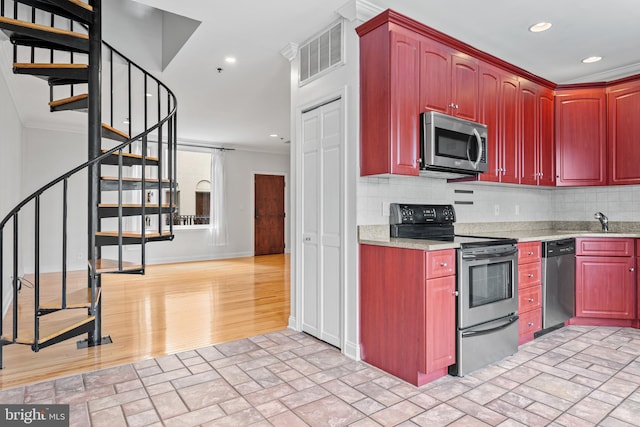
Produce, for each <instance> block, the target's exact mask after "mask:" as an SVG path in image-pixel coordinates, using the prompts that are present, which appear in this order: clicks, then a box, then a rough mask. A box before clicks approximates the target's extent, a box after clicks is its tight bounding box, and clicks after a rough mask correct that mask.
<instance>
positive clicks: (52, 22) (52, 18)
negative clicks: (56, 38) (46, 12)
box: [49, 13, 56, 64]
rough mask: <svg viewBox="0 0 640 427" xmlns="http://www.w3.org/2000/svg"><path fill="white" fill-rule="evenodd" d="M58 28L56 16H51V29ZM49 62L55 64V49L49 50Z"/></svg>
mask: <svg viewBox="0 0 640 427" xmlns="http://www.w3.org/2000/svg"><path fill="white" fill-rule="evenodd" d="M55 26H56V16H55V15H54V14H53V13H52V14H51V28H53V27H55ZM49 61H50V62H51V63H52V64H53V62H54V50H53V48H51V49H49Z"/></svg>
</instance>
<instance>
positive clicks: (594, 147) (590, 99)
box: [555, 88, 607, 186]
mask: <svg viewBox="0 0 640 427" xmlns="http://www.w3.org/2000/svg"><path fill="white" fill-rule="evenodd" d="M555 117H556V185H557V186H578V185H605V184H606V183H607V172H606V170H607V152H606V148H607V108H606V96H605V91H604V88H602V89H599V88H595V89H566V90H561V91H558V92H556V99H555Z"/></svg>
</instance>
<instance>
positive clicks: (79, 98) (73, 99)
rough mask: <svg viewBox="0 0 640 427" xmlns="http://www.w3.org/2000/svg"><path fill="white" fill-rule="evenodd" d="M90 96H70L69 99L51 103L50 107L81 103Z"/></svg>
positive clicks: (84, 94) (85, 94)
mask: <svg viewBox="0 0 640 427" xmlns="http://www.w3.org/2000/svg"><path fill="white" fill-rule="evenodd" d="M88 98H89V94H87V93H83V94H81V95H75V96H70V97H68V98H62V99H57V100H55V101H51V102H49V106H50V107H54V108H55V107H59V106H60V105H65V104H71V103H72V102H76V101H81V100H83V99H88Z"/></svg>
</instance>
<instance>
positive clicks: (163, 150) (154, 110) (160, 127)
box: [0, 0, 177, 368]
mask: <svg viewBox="0 0 640 427" xmlns="http://www.w3.org/2000/svg"><path fill="white" fill-rule="evenodd" d="M6 2H7V3H8V2H9V0H7V1H6ZM12 3H13V7H12V8H11V7H7V6H6V5H5V0H0V17H4V16H6V15H5V13H9V14H10V15H11V14H12V15H13V19H18V17H19V13H18V3H21V4H23V5H27V7H30V8H31V13H30V21H31V22H32V23H34V24H36V21H37V20H40V21H42V17H41V16H39V17H37V16H36V9H37V10H40V11H42V10H44V11H45V12H50V13H51V16H50V19H49V20H48V24H49V25H50V26H51V27H54V26H56V25H58V26H59V25H60V23H59V20H60V19H62V20H63V21H64V23H63V24H62V25H63V26H66V27H67V29H69V30H74V29H76V30H80V31H83V30H86V28H87V27H86V25H85V24H87V21H89V19H88V18H87V17H85V18H80V19H78V18H77V16H76V15H73V14H69V15H68V16H64V15H63V18H59V17H58V15H60V14H61V13H62V12H64V10H62V7H61V6H59V4H60V3H62V2H58V1H43V0H19V1H13V2H12ZM9 9H12V11H9ZM61 10H62V12H61ZM27 14H28V12H27ZM80 15H82V11H80ZM23 16H25V15H24V12H23V11H21V14H20V17H23ZM65 20H66V21H65ZM76 21H77V22H76ZM38 24H40V25H42V22H38ZM12 31H14V32H13V34H12V36H11V41H12V43H13V44H14V58H13V59H14V63H15V62H18V59H22V58H23V57H25V56H26V57H28V61H27V62H30V63H32V64H34V63H38V61H39V60H40V59H41V58H42V57H43V55H42V54H41V50H42V49H45V51H46V50H48V51H49V52H48V55H44V56H46V57H47V62H48V63H49V64H54V63H57V62H56V58H57V56H56V55H57V52H59V51H61V52H62V53H66V54H67V55H69V56H67V57H66V58H70V60H71V63H74V61H75V60H76V59H78V57H80V59H79V60H81V59H82V55H77V56H74V53H78V52H80V53H84V52H82V49H77V48H74V47H69V46H66V47H65V49H56V43H54V42H53V43H51V44H48V43H46V41H45V42H39V41H38V40H37V37H36V38H22V39H21V38H20V37H19V35H18V36H16V32H15V30H13V29H12ZM29 37H31V36H29ZM102 46H103V48H104V49H105V50H104V51H103V55H102V57H103V62H104V61H105V59H106V62H108V63H109V71H108V73H107V74H108V80H109V88H108V90H104V89H102V90H101V92H102V110H103V111H108V114H109V118H108V127H107V126H106V125H105V124H102V130H103V137H106V138H110V139H115V140H119V142H118V143H116V146H114V147H107V148H106V149H104V150H102V154H101V155H99V156H97V157H95V158H93V159H90V160H88V161H87V162H85V163H83V164H81V165H80V166H77V167H75V168H74V169H72V170H70V171H68V172H66V173H64V174H62V175H60V176H59V177H58V178H56V179H54V180H52V181H50V182H49V183H47V184H45V185H43V186H42V187H41V188H39V189H37V190H36V191H34V192H33V193H32V194H31V195H30V196H28V197H26V198H25V199H24V200H22V201H21V202H20V203H18V205H16V207H15V208H13V209H12V210H11V211H10V212H9V213H8V214H7V215H6V216H5V217H4V218H3V219H2V221H1V222H0V307H4V301H3V300H4V297H5V295H4V291H3V290H4V285H5V282H7V278H9V279H10V283H11V293H12V306H13V313H12V324H13V327H12V337H11V338H5V337H4V336H3V337H2V338H1V339H0V368H1V367H2V346H3V345H4V344H9V343H16V342H18V338H19V334H20V332H19V328H18V322H19V318H18V317H19V316H18V304H19V301H18V298H19V291H20V287H21V278H20V276H19V275H20V268H22V267H24V266H23V265H22V264H23V262H24V261H22V260H21V258H20V255H21V252H20V250H21V249H22V248H23V247H26V246H27V244H26V243H25V240H24V238H23V236H22V235H21V230H22V232H24V230H25V228H24V227H27V229H28V227H29V224H30V221H31V220H33V251H34V253H33V274H34V279H33V288H34V289H33V292H34V302H33V305H34V339H33V345H32V348H33V350H34V351H38V349H39V348H43V347H45V346H46V345H44V344H43V345H40V344H39V336H38V334H39V321H40V316H42V315H46V314H49V313H50V312H52V311H55V310H42V309H41V308H40V306H41V304H40V299H41V287H42V283H41V250H42V248H41V222H42V212H43V209H46V207H44V208H43V203H44V199H45V197H46V198H47V200H49V198H51V199H56V198H58V197H60V196H59V195H57V194H55V189H56V188H58V187H59V186H62V196H61V200H60V199H58V201H60V202H61V204H62V224H60V230H61V231H60V232H61V239H60V240H61V242H60V243H61V247H60V249H61V258H62V259H61V283H60V298H61V305H60V310H64V309H66V308H67V288H68V268H69V259H68V258H69V257H68V252H69V249H70V248H69V231H70V226H69V216H70V207H69V206H70V204H71V203H70V196H75V193H73V192H72V191H71V190H70V188H69V187H70V186H69V183H70V180H71V179H73V178H74V177H77V176H80V175H81V174H83V173H85V172H87V173H88V171H89V170H90V169H92V170H93V172H95V171H96V169H97V171H98V176H99V174H100V171H101V169H102V167H103V166H108V167H110V168H114V167H115V168H116V169H117V178H116V182H117V184H116V187H115V189H114V188H113V186H111V187H110V186H109V185H104V186H101V187H99V188H100V190H99V191H98V195H97V200H98V203H100V202H101V200H102V191H101V190H108V191H111V192H113V191H114V190H115V192H116V193H117V204H116V208H115V213H114V212H113V209H111V211H109V209H105V210H104V212H106V213H105V215H104V216H99V217H98V221H97V223H98V225H97V229H98V231H100V228H101V221H100V219H102V218H116V219H117V237H116V238H115V240H114V239H113V238H112V239H111V240H109V241H108V242H107V243H105V242H104V241H101V243H95V244H94V245H91V244H90V247H89V253H88V254H87V255H88V258H89V275H94V276H95V275H97V276H99V275H100V272H99V271H98V266H97V259H99V258H100V256H101V252H102V246H103V245H115V246H117V260H116V262H117V268H116V269H115V270H114V271H113V272H123V271H124V270H125V267H124V258H125V257H124V254H123V247H124V245H125V244H130V243H132V240H131V238H130V237H129V235H126V232H125V228H126V227H125V226H124V224H123V221H124V219H125V218H126V217H128V216H133V217H135V216H139V217H140V223H139V227H140V234H139V238H138V239H133V242H135V243H139V244H140V251H141V254H140V258H141V269H140V271H137V272H140V273H143V272H144V266H145V264H146V251H145V243H146V242H147V241H150V240H162V239H171V238H173V225H174V224H173V221H168V220H167V221H163V215H168V216H171V215H172V213H173V206H174V205H175V203H176V194H175V191H176V187H177V186H176V167H177V157H176V150H177V143H176V141H177V102H176V97H175V95H174V94H173V92H172V91H171V90H170V89H169V88H168V87H167V86H166V85H164V84H163V83H162V82H161V81H160V80H158V79H157V78H155V77H154V76H152V75H151V74H150V73H148V72H147V71H145V70H144V69H143V68H142V67H140V66H139V65H137V64H136V63H134V62H133V61H131V60H130V59H128V58H127V57H126V56H125V55H123V54H122V53H121V52H119V51H118V50H116V49H115V48H113V47H112V46H110V45H109V44H107V43H105V42H104V41H102ZM23 49H27V51H26V53H24V52H22V51H21V50H23ZM39 62H40V63H41V62H43V61H39ZM122 67H124V68H125V69H126V76H127V77H126V78H125V79H122V78H120V77H119V76H118V75H117V73H116V68H117V69H118V70H121V69H122ZM103 73H104V70H103ZM123 80H124V82H123ZM48 81H49V86H50V100H51V101H53V99H54V87H57V86H68V88H69V90H70V96H74V91H75V88H76V85H79V84H80V85H82V84H86V83H87V82H85V81H83V79H82V78H80V79H78V78H77V77H71V78H64V77H60V76H51V75H50V76H49V78H48ZM140 82H142V84H140ZM151 92H153V93H154V94H155V96H156V100H155V105H154V103H153V102H150V98H151V97H150V96H149V94H150V93H151ZM149 104H151V106H150V105H149ZM123 105H124V107H123ZM140 105H142V108H140ZM121 110H124V111H125V112H126V114H127V116H126V117H127V120H128V132H127V133H126V134H125V133H124V132H119V131H118V130H117V129H115V124H116V120H118V112H119V111H121ZM52 111H54V109H53V108H52ZM149 123H152V125H149ZM109 128H110V129H109ZM105 129H106V130H107V134H108V135H105ZM134 131H135V132H138V133H137V134H136V135H135V136H133V137H131V135H132V133H133V132H134ZM152 148H155V151H156V154H155V157H153V156H151V155H150V152H151V149H152ZM138 152H139V154H138V155H137V156H135V157H134V156H132V154H135V153H138ZM133 165H135V166H139V167H140V172H139V174H140V175H141V176H140V177H138V178H136V180H137V179H139V185H138V184H135V185H132V184H131V183H130V182H129V181H128V180H127V179H125V178H129V177H125V176H124V175H125V173H124V171H125V168H126V167H130V166H133ZM150 166H154V167H155V170H156V177H150V176H147V175H148V171H147V169H148V167H150ZM167 188H168V191H167V193H166V195H163V190H166V189H167ZM129 190H137V191H138V193H137V194H139V195H140V196H139V198H140V204H139V207H137V208H136V209H135V210H133V211H132V210H131V206H130V205H127V206H125V200H124V199H125V192H126V191H129ZM89 191H91V187H90V190H89ZM148 191H156V192H157V206H156V205H153V206H151V204H148V202H147V197H146V194H147V192H148ZM163 196H164V197H165V198H166V199H168V200H166V203H163ZM89 200H91V197H89ZM136 206H138V205H136ZM31 209H32V210H33V214H32V215H31V212H27V211H28V210H31ZM152 215H157V230H155V232H154V233H153V235H152V233H151V232H149V233H147V222H148V221H149V218H150V217H151V216H152ZM23 234H29V233H23ZM88 234H89V236H88V237H89V241H90V242H97V237H96V236H95V235H93V233H92V231H91V230H89V231H88ZM29 237H30V236H29ZM156 237H157V238H156ZM5 240H7V241H10V242H11V244H10V245H7V246H10V247H9V248H5ZM114 241H115V244H114ZM7 249H9V250H7ZM7 252H10V253H11V257H12V258H11V262H10V267H9V268H10V270H11V271H10V272H8V271H6V270H5V268H6V267H5V261H9V259H8V258H6V255H7ZM7 264H9V262H7ZM7 276H10V277H7ZM96 297H97V295H96V292H95V289H94V287H92V295H91V308H90V312H93V311H95V310H96V307H95V304H96ZM56 310H57V309H56ZM3 332H4V329H3V316H2V315H0V334H2V333H3ZM63 338H64V339H67V338H70V336H69V334H68V333H66V334H65V335H64V337H63ZM99 338H100V337H98V339H99ZM60 340H62V339H59V340H54V341H55V342H58V341H60ZM47 345H50V344H47Z"/></svg>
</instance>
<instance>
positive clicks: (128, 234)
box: [96, 231, 171, 239]
mask: <svg viewBox="0 0 640 427" xmlns="http://www.w3.org/2000/svg"><path fill="white" fill-rule="evenodd" d="M96 236H102V237H118V232H117V231H98V232H97V233H96ZM160 236H161V235H160V233H158V232H157V231H150V232H146V233H144V237H145V238H154V237H160ZM162 236H171V232H170V231H163V232H162ZM122 237H125V238H136V239H140V238H142V233H140V232H137V231H136V232H134V231H123V232H122Z"/></svg>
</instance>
